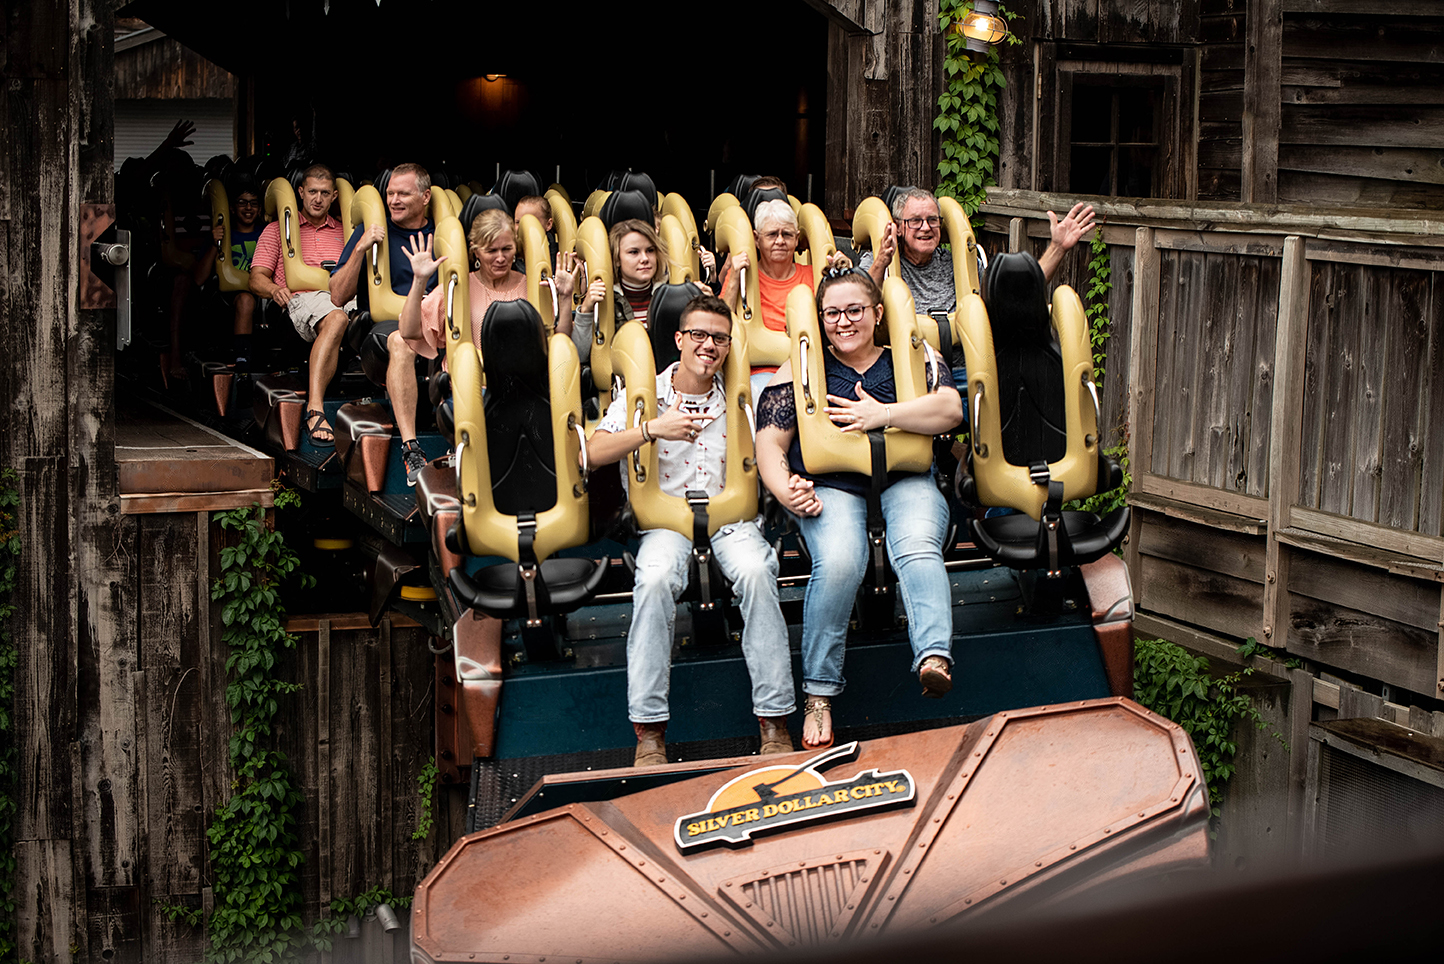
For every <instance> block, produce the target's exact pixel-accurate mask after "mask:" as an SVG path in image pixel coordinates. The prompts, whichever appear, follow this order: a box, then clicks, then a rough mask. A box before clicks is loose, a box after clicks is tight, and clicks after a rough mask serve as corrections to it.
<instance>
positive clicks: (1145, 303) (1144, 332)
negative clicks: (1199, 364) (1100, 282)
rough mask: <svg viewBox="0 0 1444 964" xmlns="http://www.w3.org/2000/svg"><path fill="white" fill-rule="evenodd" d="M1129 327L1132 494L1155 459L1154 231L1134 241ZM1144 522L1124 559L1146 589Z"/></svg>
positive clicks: (1131, 534) (1133, 528)
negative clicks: (1141, 550) (1141, 543)
mask: <svg viewBox="0 0 1444 964" xmlns="http://www.w3.org/2000/svg"><path fill="white" fill-rule="evenodd" d="M1129 324H1130V325H1131V326H1132V327H1131V328H1130V331H1129V354H1128V357H1129V359H1130V364H1131V365H1132V366H1133V370H1132V371H1131V372H1130V378H1129V380H1130V382H1131V383H1132V388H1131V390H1130V391H1129V393H1128V447H1129V464H1130V465H1131V466H1132V467H1133V491H1134V492H1137V491H1138V480H1139V477H1140V475H1141V474H1142V472H1143V471H1144V469H1145V467H1147V466H1148V465H1150V464H1151V463H1152V459H1153V384H1154V382H1153V378H1154V375H1155V373H1156V372H1157V369H1158V248H1156V247H1155V246H1154V244H1153V229H1152V228H1139V229H1138V230H1137V231H1136V232H1135V233H1134V238H1133V308H1132V312H1131V318H1130V322H1129ZM1141 525H1142V522H1141V520H1140V519H1139V517H1138V513H1134V514H1133V518H1132V520H1131V521H1130V523H1129V530H1128V543H1127V545H1126V546H1125V547H1124V555H1123V558H1124V559H1125V560H1126V561H1127V563H1128V574H1129V577H1130V578H1131V579H1132V580H1133V585H1135V586H1141V585H1143V572H1142V569H1141V568H1140V566H1141V563H1142V559H1141V558H1140V556H1139V553H1138V542H1139V534H1140V526H1141Z"/></svg>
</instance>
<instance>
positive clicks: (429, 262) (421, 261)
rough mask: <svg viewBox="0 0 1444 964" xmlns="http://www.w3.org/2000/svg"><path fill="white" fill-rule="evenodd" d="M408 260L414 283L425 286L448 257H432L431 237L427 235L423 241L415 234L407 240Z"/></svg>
mask: <svg viewBox="0 0 1444 964" xmlns="http://www.w3.org/2000/svg"><path fill="white" fill-rule="evenodd" d="M404 250H405V251H406V260H408V261H410V262H411V277H412V282H413V283H421V284H424V283H425V282H426V280H427V279H428V278H430V277H431V276H432V275H434V274H436V272H437V270H438V269H439V268H440V267H441V262H443V261H445V260H446V255H442V256H441V257H439V258H433V257H432V256H431V235H429V234H428V235H426V237H425V240H424V241H423V240H422V236H421V235H420V234H413V235H412V236H411V237H410V238H408V239H407V242H406V248H405V249H404Z"/></svg>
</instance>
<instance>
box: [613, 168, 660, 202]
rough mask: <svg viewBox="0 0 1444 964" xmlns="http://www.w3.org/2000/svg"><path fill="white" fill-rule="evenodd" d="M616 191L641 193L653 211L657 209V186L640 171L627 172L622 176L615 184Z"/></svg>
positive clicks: (650, 177) (648, 176)
mask: <svg viewBox="0 0 1444 964" xmlns="http://www.w3.org/2000/svg"><path fill="white" fill-rule="evenodd" d="M616 189H617V190H618V191H641V192H642V194H643V195H645V196H646V198H647V203H648V204H650V205H651V206H652V208H653V210H655V209H656V207H657V184H656V182H655V181H653V180H652V176H651V175H650V174H644V173H642V172H641V171H628V172H627V173H625V174H623V175H622V176H621V178H620V179H619V181H618V182H617V188H616Z"/></svg>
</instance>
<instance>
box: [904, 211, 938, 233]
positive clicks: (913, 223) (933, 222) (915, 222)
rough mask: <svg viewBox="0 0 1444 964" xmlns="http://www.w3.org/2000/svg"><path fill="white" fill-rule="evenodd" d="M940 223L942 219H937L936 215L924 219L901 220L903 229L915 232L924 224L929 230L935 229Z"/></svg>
mask: <svg viewBox="0 0 1444 964" xmlns="http://www.w3.org/2000/svg"><path fill="white" fill-rule="evenodd" d="M942 223H943V219H942V218H940V217H938V216H937V215H936V214H934V215H932V216H931V217H926V218H905V219H904V220H903V227H905V228H911V229H912V230H914V231H916V230H917V229H918V228H920V227H922V226H923V225H924V224H926V225H927V226H928V227H930V228H935V227H937V226H938V225H939V224H942Z"/></svg>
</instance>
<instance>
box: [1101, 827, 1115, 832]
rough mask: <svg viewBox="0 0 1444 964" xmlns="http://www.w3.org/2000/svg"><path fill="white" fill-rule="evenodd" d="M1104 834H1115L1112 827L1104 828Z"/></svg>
mask: <svg viewBox="0 0 1444 964" xmlns="http://www.w3.org/2000/svg"><path fill="white" fill-rule="evenodd" d="M1103 832H1104V833H1112V832H1113V828H1112V827H1104V828H1103Z"/></svg>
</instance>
